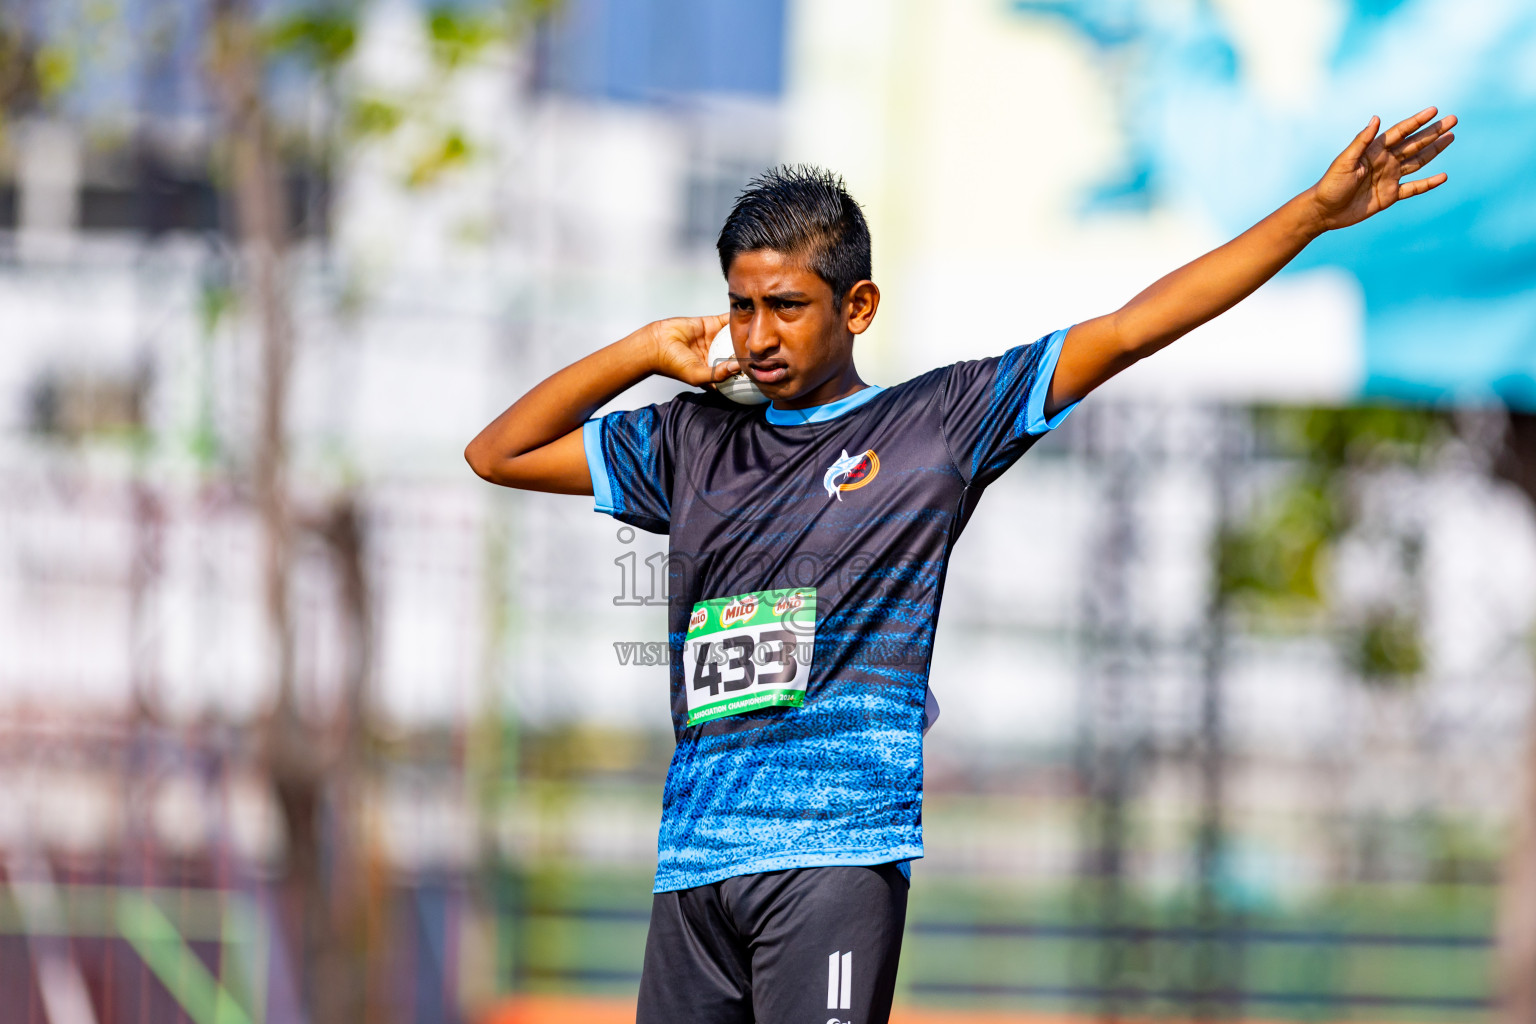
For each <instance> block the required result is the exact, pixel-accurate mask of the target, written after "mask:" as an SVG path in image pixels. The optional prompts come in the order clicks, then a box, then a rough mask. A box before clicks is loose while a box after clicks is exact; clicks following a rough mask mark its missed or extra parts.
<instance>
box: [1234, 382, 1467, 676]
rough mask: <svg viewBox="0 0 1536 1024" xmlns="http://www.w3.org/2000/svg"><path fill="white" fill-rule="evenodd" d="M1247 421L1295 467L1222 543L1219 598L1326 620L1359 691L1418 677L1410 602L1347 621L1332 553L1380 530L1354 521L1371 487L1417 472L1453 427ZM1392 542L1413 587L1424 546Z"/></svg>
mask: <svg viewBox="0 0 1536 1024" xmlns="http://www.w3.org/2000/svg"><path fill="white" fill-rule="evenodd" d="M1252 415H1253V427H1254V435H1255V437H1256V439H1257V443H1258V446H1259V449H1260V452H1261V454H1263V455H1266V456H1269V457H1272V458H1276V459H1278V460H1281V461H1282V462H1284V463H1288V464H1289V467H1290V468H1289V470H1288V471H1287V473H1286V474H1285V477H1284V478H1283V480H1282V481H1281V482H1280V484H1279V485H1278V486H1277V487H1275V488H1274V490H1273V491H1271V492H1270V493H1269V494H1267V495H1266V496H1265V497H1264V498H1263V499H1262V500H1260V501H1258V502H1257V503H1256V504H1255V505H1254V506H1253V507H1252V509H1251V510H1250V512H1249V514H1248V515H1247V516H1246V518H1244V519H1243V520H1241V521H1240V522H1237V523H1235V524H1232V525H1229V526H1228V527H1226V528H1225V529H1223V530H1221V531H1220V532H1219V534H1218V536H1217V538H1216V546H1217V551H1216V565H1217V573H1218V586H1219V587H1220V590H1221V594H1222V596H1223V598H1225V599H1227V600H1228V601H1229V602H1230V604H1231V605H1232V606H1233V607H1235V608H1236V609H1238V610H1240V611H1242V612H1245V613H1247V614H1248V615H1250V616H1251V617H1253V618H1255V619H1259V620H1265V621H1269V622H1278V621H1292V622H1295V621H1296V620H1298V619H1299V620H1303V621H1312V622H1314V623H1315V622H1317V621H1318V620H1323V621H1326V623H1327V624H1328V626H1329V627H1330V628H1331V629H1332V630H1333V631H1335V633H1336V635H1337V636H1338V639H1339V642H1340V645H1341V653H1342V656H1343V658H1344V660H1345V662H1346V663H1347V664H1349V665H1350V666H1351V667H1352V668H1353V670H1354V671H1355V672H1356V673H1357V674H1358V675H1359V676H1360V678H1361V679H1362V680H1365V681H1367V682H1373V683H1380V682H1395V681H1404V680H1409V679H1412V678H1414V677H1416V676H1418V675H1419V674H1420V673H1421V672H1422V671H1423V669H1424V666H1425V660H1426V657H1425V651H1424V645H1423V640H1422V636H1421V630H1420V615H1419V610H1418V608H1417V606H1416V603H1415V601H1414V599H1413V594H1411V593H1402V594H1400V595H1398V597H1397V601H1396V603H1395V604H1393V605H1392V606H1389V607H1373V608H1369V609H1366V610H1364V611H1363V612H1359V613H1355V612H1351V611H1350V610H1348V609H1341V608H1338V607H1335V604H1336V602H1335V601H1334V600H1333V599H1332V596H1331V595H1330V593H1329V587H1328V580H1329V570H1330V567H1331V562H1332V559H1333V557H1334V554H1335V551H1336V549H1337V548H1338V546H1339V544H1340V543H1341V542H1342V541H1343V540H1344V539H1345V538H1346V537H1347V536H1349V535H1350V534H1351V533H1352V532H1353V531H1358V530H1362V529H1364V528H1366V527H1367V526H1369V527H1372V528H1373V529H1375V530H1377V531H1380V530H1382V529H1386V528H1387V527H1385V526H1384V525H1383V524H1365V523H1362V521H1361V516H1362V511H1361V507H1360V501H1359V494H1360V490H1361V487H1362V485H1363V484H1364V482H1365V481H1366V480H1367V478H1369V477H1370V476H1371V475H1372V474H1375V473H1379V472H1382V471H1385V470H1388V469H1392V468H1406V469H1413V470H1420V469H1423V468H1424V467H1425V466H1427V465H1428V464H1429V463H1430V462H1431V460H1433V459H1434V458H1435V457H1436V455H1437V454H1438V453H1439V452H1440V451H1441V449H1442V447H1443V446H1444V444H1445V443H1446V442H1447V441H1448V440H1449V439H1450V438H1451V436H1452V433H1453V431H1452V425H1451V423H1450V422H1449V420H1448V418H1447V417H1446V416H1445V415H1444V414H1443V413H1439V412H1436V411H1433V410H1429V409H1421V408H1411V407H1405V406H1389V405H1365V406H1352V407H1348V408H1324V407H1300V408H1297V407H1259V408H1256V409H1255V410H1254V411H1253V414H1252ZM1396 540H1397V542H1396V544H1395V545H1394V553H1395V556H1396V558H1397V560H1398V564H1399V568H1400V569H1401V570H1402V571H1403V573H1404V575H1405V576H1407V577H1408V578H1410V579H1416V578H1417V574H1418V561H1419V549H1420V546H1421V545H1420V541H1419V539H1418V538H1416V537H1411V536H1404V537H1399V538H1397V539H1396Z"/></svg>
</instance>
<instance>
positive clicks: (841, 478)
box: [821, 448, 880, 501]
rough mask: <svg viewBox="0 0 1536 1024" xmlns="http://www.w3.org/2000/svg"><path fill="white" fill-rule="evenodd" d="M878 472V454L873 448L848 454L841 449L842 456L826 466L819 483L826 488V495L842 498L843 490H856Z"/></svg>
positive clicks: (840, 499)
mask: <svg viewBox="0 0 1536 1024" xmlns="http://www.w3.org/2000/svg"><path fill="white" fill-rule="evenodd" d="M878 472H880V456H878V455H876V454H875V450H874V449H873V448H871V449H869V450H868V451H865V452H861V453H859V454H858V455H849V454H848V449H846V448H844V449H843V457H842V458H840V459H838V460H837V461H836V462H834V463H832V465H830V466H828V467H827V471H826V473H824V474H823V475H822V478H821V485H822V486H823V487H825V488H826V489H827V497H829V498H834V497H835V498H836V499H837V500H838V501H842V500H843V492H844V491H856V490H858V489H859V488H860V487H863V486H864V485H865V484H867V483H869V482H870V481H871V480H873V479H874V478H875V474H876V473H878Z"/></svg>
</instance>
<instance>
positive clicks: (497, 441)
mask: <svg viewBox="0 0 1536 1024" xmlns="http://www.w3.org/2000/svg"><path fill="white" fill-rule="evenodd" d="M655 350H656V346H655V342H654V340H653V339H652V337H651V334H650V331H649V329H648V328H642V329H640V330H639V331H636V332H635V333H634V334H631V335H630V336H629V337H627V338H624V339H623V340H621V341H616V342H614V343H613V344H612V345H609V346H607V347H606V348H601V349H598V350H597V351H596V352H594V353H592V354H591V355H589V356H587V357H586V358H584V359H580V360H578V361H577V362H574V363H572V364H571V365H570V366H567V367H566V368H565V369H563V370H561V371H560V372H558V373H556V374H554V375H553V376H551V377H549V378H547V379H546V380H544V381H543V382H542V383H540V384H539V385H538V386H537V387H535V388H534V389H533V390H532V391H529V392H528V393H527V394H526V395H524V396H523V397H522V398H519V399H518V400H517V401H516V402H514V403H512V405H511V406H510V407H509V408H508V409H507V410H506V411H505V412H503V413H502V414H501V415H500V416H497V417H496V418H495V419H494V420H492V421H491V422H490V424H489V425H488V426H487V427H486V428H485V429H484V430H482V431H480V433H479V434H478V435H476V437H475V439H474V440H473V441H471V442H469V446H468V447H467V448H465V449H464V458H465V460H466V461H468V462H469V465H470V468H471V469H473V470H474V471H475V473H476V474H477V475H478V476H480V477H481V478H483V479H485V480H489V481H490V482H491V483H493V484H501V485H502V486H504V487H518V488H522V489H523V490H529V491H549V492H552V493H555V494H591V493H592V477H591V475H590V474H589V473H588V471H587V457H586V452H585V450H584V449H583V447H582V443H581V425H582V424H583V423H585V422H586V421H587V419H588V418H589V417H591V415H592V413H593V412H595V411H596V410H597V409H598V408H600V407H601V406H603V405H606V404H607V403H608V402H611V401H612V400H613V399H614V398H615V397H617V396H618V395H619V394H620V393H621V392H623V391H625V390H627V389H628V388H630V387H633V386H634V385H635V384H637V383H639V382H640V381H641V380H643V379H644V378H645V377H647V376H649V375H650V374H651V373H652V372H653V370H654V367H655Z"/></svg>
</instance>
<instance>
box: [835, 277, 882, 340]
mask: <svg viewBox="0 0 1536 1024" xmlns="http://www.w3.org/2000/svg"><path fill="white" fill-rule="evenodd" d="M879 308H880V289H879V288H877V287H876V286H875V282H873V281H860V282H859V283H858V284H856V285H854V286H853V287H852V288H850V289H848V295H847V297H846V298H845V299H844V301H843V309H844V312H845V315H846V317H847V324H848V330H849V331H850V332H852V333H854V334H863V333H864V332H865V331H867V330H868V329H869V325H870V324H871V323H872V322H873V321H874V319H875V311H876V310H878V309H879Z"/></svg>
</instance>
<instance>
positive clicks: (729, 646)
mask: <svg viewBox="0 0 1536 1024" xmlns="http://www.w3.org/2000/svg"><path fill="white" fill-rule="evenodd" d="M815 644H816V588H815V587H795V588H793V589H790V590H760V591H757V592H755V593H751V594H737V595H734V596H732V597H717V598H714V599H712V600H709V601H700V602H699V603H698V604H696V605H694V606H693V614H692V615H690V616H689V617H688V636H687V638H686V639H685V640H684V641H683V659H684V660H683V665H684V672H685V675H684V679H685V687H686V689H687V693H688V723H687V724H689V725H698V724H699V723H700V722H711V721H714V720H715V719H717V718H725V717H726V716H728V715H739V714H741V713H742V712H744V711H757V710H759V709H761V708H773V707H794V708H797V707H800V706H801V705H803V704H804V703H805V684H806V681H807V679H808V677H809V676H810V669H811V655H812V653H813V651H814V649H815Z"/></svg>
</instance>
